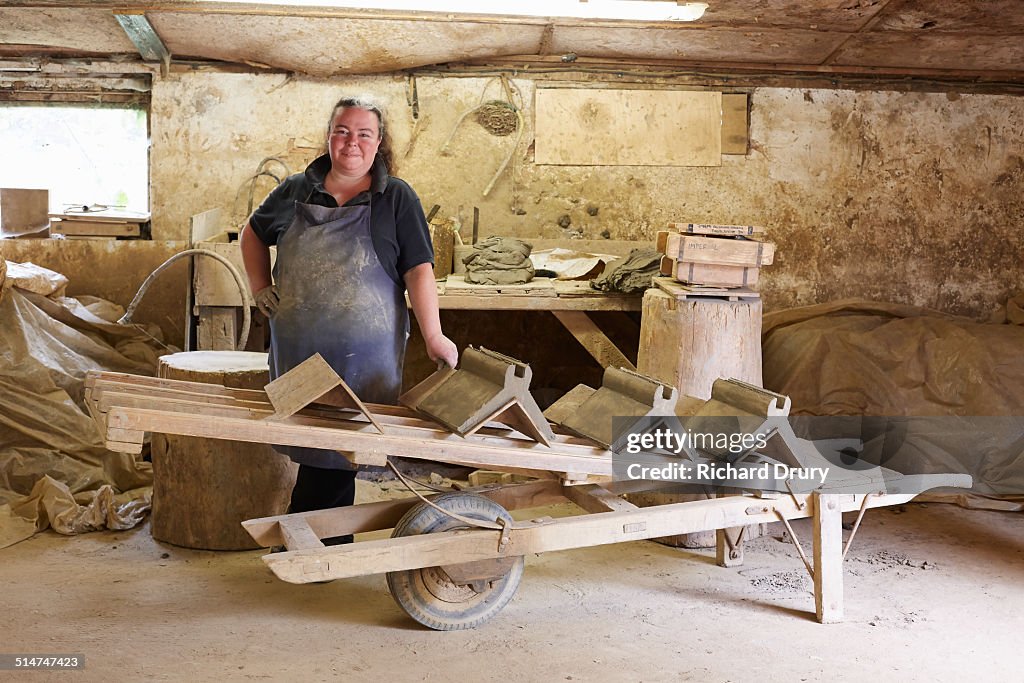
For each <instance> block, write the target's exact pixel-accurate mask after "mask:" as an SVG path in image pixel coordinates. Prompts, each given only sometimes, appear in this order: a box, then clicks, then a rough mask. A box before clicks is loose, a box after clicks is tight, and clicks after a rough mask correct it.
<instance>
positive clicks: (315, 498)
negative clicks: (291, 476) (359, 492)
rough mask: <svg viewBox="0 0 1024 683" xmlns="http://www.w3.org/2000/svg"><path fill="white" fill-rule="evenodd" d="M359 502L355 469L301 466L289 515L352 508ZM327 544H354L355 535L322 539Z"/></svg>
mask: <svg viewBox="0 0 1024 683" xmlns="http://www.w3.org/2000/svg"><path fill="white" fill-rule="evenodd" d="M355 499H356V473H355V471H354V470H326V469H323V468H322V467H310V466H309V465H299V474H298V476H297V477H296V478H295V488H293V489H292V501H291V505H289V506H288V512H289V514H290V513H294V512H310V511H311V510H324V509H327V508H336V507H344V506H348V505H352V503H354V502H355ZM321 540H322V541H323V543H324V545H341V544H342V543H351V542H352V534H347V535H345V536H333V537H331V538H324V539H321Z"/></svg>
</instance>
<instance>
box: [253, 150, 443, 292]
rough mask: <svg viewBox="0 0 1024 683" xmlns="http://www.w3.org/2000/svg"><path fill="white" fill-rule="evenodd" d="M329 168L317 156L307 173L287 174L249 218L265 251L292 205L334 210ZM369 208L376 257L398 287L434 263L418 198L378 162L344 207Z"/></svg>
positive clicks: (282, 227) (274, 241)
mask: <svg viewBox="0 0 1024 683" xmlns="http://www.w3.org/2000/svg"><path fill="white" fill-rule="evenodd" d="M330 170H331V159H330V157H329V156H328V155H326V154H325V155H323V156H321V157H318V158H317V159H316V160H314V161H313V163H311V164H310V165H309V166H308V167H307V168H306V170H305V172H304V173H296V174H295V175H292V176H288V177H287V178H285V179H284V181H283V182H282V183H281V184H280V185H278V186H277V187H276V188H274V190H273V191H272V192H271V193H270V194H269V195H267V198H266V199H264V200H263V203H262V204H260V207H259V208H258V209H256V211H254V212H253V214H252V216H250V217H249V225H251V226H252V230H253V232H254V233H256V236H257V237H259V238H260V240H261V241H262V242H263V243H264V244H266V245H267V246H268V247H269V246H273V245H275V244H277V241H278V240H279V239H280V238H281V235H283V234H284V232H285V230H287V229H288V226H290V225H291V223H292V220H293V219H294V218H295V202H302V203H304V204H317V205H319V206H328V207H336V206H338V202H337V201H336V200H335V199H334V196H333V195H331V194H330V193H329V192H327V191H326V190H324V178H326V177H327V173H328V172H329V171H330ZM359 204H369V205H370V237H371V239H372V240H373V249H374V251H376V252H377V259H378V260H379V261H380V263H381V265H382V266H383V267H384V270H385V271H387V273H388V275H390V276H391V279H393V280H394V281H395V282H396V283H397V284H398V285H399V286H400V287H403V288H404V287H405V283H404V281H403V280H402V276H404V275H405V273H406V271H408V270H409V269H410V268H413V267H414V266H418V265H420V264H421V263H431V264H432V263H433V262H434V250H433V247H432V246H431V244H430V231H429V230H428V228H427V219H426V217H425V216H424V215H423V207H422V206H420V199H419V197H417V196H416V193H415V192H414V191H413V189H412V188H411V187H409V185H408V183H406V182H405V181H404V180H401V179H400V178H394V177H392V176H389V175H388V173H387V170H386V169H385V168H384V164H383V163H381V161H380V160H379V159H377V160H375V161H374V162H373V166H372V167H371V168H370V189H369V191H367V192H361V193H359V194H358V195H356V196H355V197H353V198H352V199H350V200H349V201H348V202H346V204H345V206H356V205H359Z"/></svg>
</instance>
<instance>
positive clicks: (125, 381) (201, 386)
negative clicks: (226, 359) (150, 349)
mask: <svg viewBox="0 0 1024 683" xmlns="http://www.w3.org/2000/svg"><path fill="white" fill-rule="evenodd" d="M85 387H86V388H87V389H91V388H100V389H105V390H116V391H126V390H127V389H128V388H132V387H136V388H139V389H145V388H150V387H152V388H157V389H169V390H173V391H175V392H178V393H188V394H190V395H194V396H198V395H201V394H209V395H215V396H233V397H234V398H236V399H238V400H246V401H264V402H267V401H268V399H267V394H266V392H264V391H263V390H262V389H234V388H228V387H225V386H224V385H222V384H205V383H203V382H189V381H186V380H180V379H164V378H163V377H150V376H149V375H132V374H128V373H124V372H106V371H97V370H90V371H89V372H88V373H87V374H86V376H85Z"/></svg>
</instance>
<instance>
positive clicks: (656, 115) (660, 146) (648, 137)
mask: <svg viewBox="0 0 1024 683" xmlns="http://www.w3.org/2000/svg"><path fill="white" fill-rule="evenodd" d="M536 98H537V101H536V126H535V127H536V147H535V154H536V163H537V164H551V165H564V166H568V165H575V166H721V164H722V94H721V93H718V92H698V91H670V90H605V89H568V88H551V89H538V90H537V94H536Z"/></svg>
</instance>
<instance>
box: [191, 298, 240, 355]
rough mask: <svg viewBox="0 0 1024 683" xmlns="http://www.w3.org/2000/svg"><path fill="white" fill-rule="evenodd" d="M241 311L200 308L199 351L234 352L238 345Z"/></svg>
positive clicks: (214, 307)
mask: <svg viewBox="0 0 1024 683" xmlns="http://www.w3.org/2000/svg"><path fill="white" fill-rule="evenodd" d="M239 311H240V309H238V308H230V307H227V306H199V327H198V329H197V330H196V346H197V347H198V348H197V350H198V351H234V350H235V345H237V344H238V333H239V331H240V330H239V324H238V315H239Z"/></svg>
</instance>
